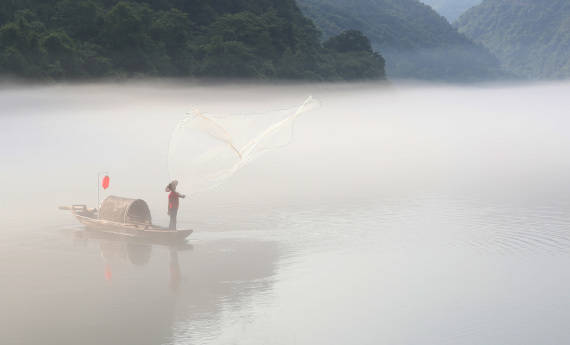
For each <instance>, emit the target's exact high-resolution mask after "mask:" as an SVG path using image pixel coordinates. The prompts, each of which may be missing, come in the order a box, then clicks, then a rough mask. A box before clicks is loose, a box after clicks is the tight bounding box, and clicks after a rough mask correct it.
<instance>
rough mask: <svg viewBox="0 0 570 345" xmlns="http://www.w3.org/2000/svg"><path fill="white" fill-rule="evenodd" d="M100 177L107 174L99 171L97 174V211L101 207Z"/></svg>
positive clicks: (107, 173) (107, 174)
mask: <svg viewBox="0 0 570 345" xmlns="http://www.w3.org/2000/svg"><path fill="white" fill-rule="evenodd" d="M101 175H104V176H109V172H107V171H100V172H98V173H97V210H99V206H101V192H100V191H101Z"/></svg>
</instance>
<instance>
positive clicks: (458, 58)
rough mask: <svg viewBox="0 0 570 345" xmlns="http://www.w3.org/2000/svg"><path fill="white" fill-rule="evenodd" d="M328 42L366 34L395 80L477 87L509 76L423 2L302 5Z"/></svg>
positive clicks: (308, 0) (323, 0) (320, 0)
mask: <svg viewBox="0 0 570 345" xmlns="http://www.w3.org/2000/svg"><path fill="white" fill-rule="evenodd" d="M299 6H300V8H301V9H302V10H303V12H304V13H305V14H306V15H307V16H308V17H310V18H311V19H313V20H314V21H315V23H316V24H317V26H318V27H319V28H320V29H321V30H322V31H323V33H324V38H325V39H327V38H329V37H331V36H333V35H338V34H339V33H341V32H343V31H345V30H351V29H354V30H360V31H362V32H363V33H364V34H365V35H366V36H367V37H369V38H370V41H371V43H372V47H373V48H374V49H376V50H379V51H381V52H382V55H383V56H384V57H385V58H386V66H387V67H386V70H387V73H388V75H389V76H393V77H398V78H414V79H428V80H453V81H471V80H484V79H490V78H496V77H499V76H504V73H503V72H502V71H501V69H500V65H499V62H498V60H497V59H496V58H495V57H494V56H493V55H492V54H491V53H490V52H488V51H487V50H486V49H485V48H483V47H481V46H479V45H476V44H474V43H473V42H471V41H470V40H469V39H467V38H466V37H465V36H463V35H461V34H459V33H458V32H457V30H456V29H455V28H453V27H452V26H451V25H450V24H449V23H448V22H447V20H446V19H445V18H443V17H442V16H440V15H438V14H437V13H436V12H435V11H434V10H433V9H432V8H430V7H429V6H427V5H424V4H422V3H420V2H419V1H417V0H375V1H370V0H355V1H349V0H299Z"/></svg>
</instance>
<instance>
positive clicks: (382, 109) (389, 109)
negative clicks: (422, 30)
mask: <svg viewBox="0 0 570 345" xmlns="http://www.w3.org/2000/svg"><path fill="white" fill-rule="evenodd" d="M310 94H312V95H313V96H314V97H315V98H317V99H319V100H320V101H321V104H322V106H321V107H320V108H319V109H318V110H315V111H313V112H310V113H307V114H303V115H302V117H301V118H299V120H298V121H297V122H296V124H295V132H294V137H293V141H292V143H291V144H290V145H289V146H287V147H284V148H282V149H279V150H276V151H273V152H269V153H267V154H266V155H264V156H262V157H260V158H259V159H258V160H256V161H254V162H253V163H251V164H250V165H248V166H246V167H244V168H243V169H241V170H240V171H239V172H238V173H237V174H236V175H235V176H233V177H232V178H231V179H229V180H227V181H226V183H225V184H223V185H222V186H220V187H219V188H217V189H215V190H212V191H209V192H204V193H201V194H198V195H195V196H192V197H191V198H189V199H186V200H184V201H182V206H181V210H180V214H179V225H180V227H184V228H193V229H195V233H194V234H192V236H191V237H190V238H189V241H188V243H187V244H185V245H180V246H177V247H167V246H160V245H149V244H138V243H133V242H130V241H126V240H117V239H112V238H106V237H101V236H96V235H94V234H90V233H87V232H85V231H84V230H83V228H82V227H81V226H80V225H79V224H78V223H77V222H76V220H75V219H73V217H72V216H71V215H70V214H68V213H66V212H63V211H59V210H58V209H57V207H58V206H60V205H70V204H73V203H86V204H89V205H91V206H93V205H95V204H96V202H97V188H96V187H97V185H96V182H97V173H98V172H101V171H106V172H109V174H110V177H111V188H110V189H109V190H110V191H109V192H107V193H106V194H105V195H108V194H114V195H120V196H126V197H137V198H143V199H145V200H147V202H148V203H149V205H150V208H151V211H152V214H153V219H154V221H155V222H156V223H158V224H164V225H166V224H167V222H168V219H167V215H166V193H164V186H165V185H166V184H167V182H168V179H169V176H168V144H169V140H170V135H171V133H172V130H173V129H174V127H175V126H176V124H177V122H178V121H179V120H180V119H182V118H184V116H185V114H186V113H187V112H188V111H190V110H192V109H194V108H196V107H199V108H200V109H201V110H203V111H212V112H218V113H221V112H225V113H244V112H248V111H252V112H262V111H264V110H272V109H282V108H290V107H292V106H295V105H297V104H300V103H301V102H302V101H303V100H304V99H305V98H306V97H307V96H308V95H310ZM568 95H570V84H568V83H559V84H537V85H525V86H494V85H489V86H477V87H449V86H429V85H423V86H414V85H408V86H404V85H392V86H378V85H373V84H358V85H350V84H347V85H319V84H316V85H287V86H270V85H247V84H245V85H244V84H241V85H225V86H219V85H199V84H181V83H169V82H163V81H154V82H152V83H143V82H141V83H130V84H97V85H52V86H35V87H30V86H10V85H6V84H5V85H4V86H3V87H2V88H0V105H1V107H0V159H1V170H0V176H1V181H2V188H1V192H0V203H1V207H0V306H1V307H0V343H2V344H34V345H35V344H45V345H47V344H54V345H55V344H57V345H66V344H69V345H76V344H85V345H87V344H94V345H95V344H97V345H100V344H118V345H130V344H133V345H134V344H137V345H144V344H152V345H155V344H156V345H162V344H165V345H166V344H256V345H265V344H307V345H309V344H310V345H314V344H322V345H325V344H326V345H329V344H393V345H395V344H410V345H412V344H437V345H440V344H454V345H457V344H473V345H480V344H502V345H506V344H517V345H520V344H529V345H535V344H541V345H546V344H553V345H554V344H556V345H559V344H567V343H570V331H569V330H568V325H569V324H570V298H568V293H569V290H570V269H569V262H570V260H569V259H570V179H569V178H568V177H569V176H570V135H568V133H569V128H570V117H569V115H570V113H569V110H568V109H570V98H569V97H568ZM179 188H180V190H181V191H182V192H184V181H181V182H180V186H179Z"/></svg>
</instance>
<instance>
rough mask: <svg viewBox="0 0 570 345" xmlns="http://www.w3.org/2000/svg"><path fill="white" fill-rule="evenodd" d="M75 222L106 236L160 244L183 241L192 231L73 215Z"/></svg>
mask: <svg viewBox="0 0 570 345" xmlns="http://www.w3.org/2000/svg"><path fill="white" fill-rule="evenodd" d="M75 216H76V217H77V220H79V222H80V223H81V224H83V225H85V227H86V228H87V230H89V231H98V232H102V233H107V234H113V235H119V236H125V237H136V238H140V239H145V240H151V241H152V240H156V241H160V242H178V241H183V240H185V239H186V238H187V237H188V236H190V234H192V232H193V231H192V230H169V229H165V228H160V227H157V226H149V225H136V224H121V223H115V222H110V221H105V220H100V219H96V218H91V217H86V216H81V215H77V214H76V215H75Z"/></svg>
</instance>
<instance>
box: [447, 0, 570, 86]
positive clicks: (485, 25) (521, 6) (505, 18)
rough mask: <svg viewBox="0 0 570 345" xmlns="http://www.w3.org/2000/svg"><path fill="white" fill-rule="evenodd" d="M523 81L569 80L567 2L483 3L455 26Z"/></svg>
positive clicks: (497, 0)
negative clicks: (523, 78)
mask: <svg viewBox="0 0 570 345" xmlns="http://www.w3.org/2000/svg"><path fill="white" fill-rule="evenodd" d="M455 25H456V26H457V28H458V29H459V31H460V32H462V33H464V34H465V35H467V36H468V37H470V38H471V39H473V40H474V41H476V42H478V43H480V44H482V45H484V46H485V47H487V48H488V49H489V50H490V51H491V52H493V53H494V54H495V55H496V56H497V57H498V58H499V60H500V61H501V63H502V64H503V66H504V68H505V69H507V70H508V71H510V72H512V73H514V74H516V75H519V76H521V77H525V78H532V79H561V78H570V1H568V0H525V1H511V0H485V1H483V3H481V5H479V6H476V7H474V8H472V9H471V10H469V11H467V12H466V13H465V14H464V15H463V16H461V18H459V20H458V21H457V23H456V24H455Z"/></svg>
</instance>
